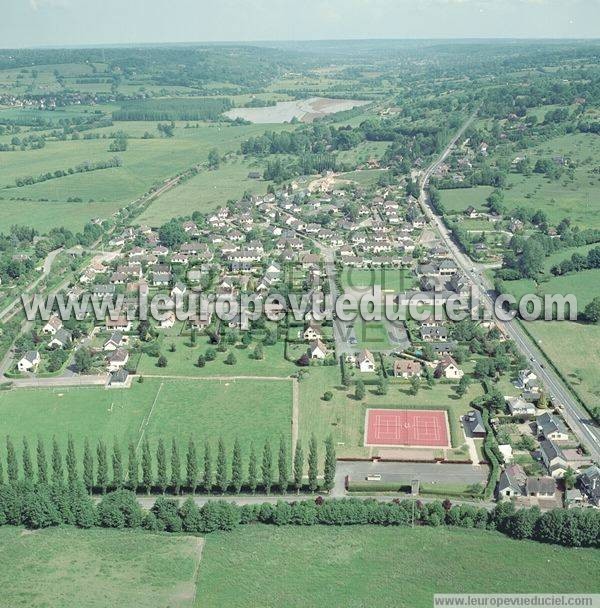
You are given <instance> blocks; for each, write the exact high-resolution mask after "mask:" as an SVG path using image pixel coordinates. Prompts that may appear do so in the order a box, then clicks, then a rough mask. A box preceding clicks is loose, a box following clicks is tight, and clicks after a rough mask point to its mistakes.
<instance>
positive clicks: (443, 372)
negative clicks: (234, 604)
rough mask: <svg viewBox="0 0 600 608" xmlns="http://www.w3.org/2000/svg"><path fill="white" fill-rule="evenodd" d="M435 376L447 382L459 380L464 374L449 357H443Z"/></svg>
mask: <svg viewBox="0 0 600 608" xmlns="http://www.w3.org/2000/svg"><path fill="white" fill-rule="evenodd" d="M436 375H438V376H439V377H441V376H443V377H444V378H446V379H448V380H460V379H461V378H462V377H463V376H464V375H465V372H463V371H462V369H460V368H459V367H458V363H457V362H456V361H455V360H454V359H453V358H452V357H451V356H450V355H445V356H444V357H442V358H441V360H440V362H439V363H438V366H437V368H436Z"/></svg>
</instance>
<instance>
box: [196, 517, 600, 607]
mask: <svg viewBox="0 0 600 608" xmlns="http://www.w3.org/2000/svg"><path fill="white" fill-rule="evenodd" d="M530 563H531V564H533V563H536V564H543V568H544V570H545V571H547V572H551V573H552V576H547V577H540V576H523V564H530ZM599 569H600V551H597V550H594V549H566V548H564V547H555V546H551V545H543V544H540V543H535V542H532V541H517V540H512V539H509V538H506V537H504V536H502V535H501V534H499V533H495V532H486V531H479V530H474V529H472V530H461V529H458V528H416V529H414V530H413V529H410V528H393V527H391V528H384V527H377V526H348V527H345V528H344V527H335V526H331V527H327V526H315V527H285V526H282V527H280V528H274V527H267V526H262V525H254V526H245V527H240V528H239V529H238V530H235V531H234V532H232V533H227V534H220V535H210V536H208V537H207V538H206V546H205V549H204V554H203V558H202V565H201V568H200V573H199V581H198V591H197V599H196V608H225V607H230V606H236V607H237V608H255V607H256V606H260V607H261V608H279V607H281V606H285V607H286V608H296V607H298V608H305V607H307V606H311V607H312V606H328V607H331V608H363V607H365V606H369V608H389V607H390V606H397V607H399V608H431V606H432V602H433V594H434V592H435V593H468V592H471V593H476V592H480V593H483V592H485V593H511V592H512V593H517V592H521V593H533V592H544V593H585V592H596V593H597V592H598V590H599V588H600V584H599V583H598V577H597V575H596V573H597V572H598V570H599Z"/></svg>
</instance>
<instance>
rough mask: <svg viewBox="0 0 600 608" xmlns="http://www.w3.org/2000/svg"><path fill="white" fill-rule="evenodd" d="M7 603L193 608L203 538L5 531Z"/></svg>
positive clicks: (2, 566) (1, 563)
mask: <svg viewBox="0 0 600 608" xmlns="http://www.w3.org/2000/svg"><path fill="white" fill-rule="evenodd" d="M0 543H1V544H2V547H3V549H4V550H3V551H2V554H1V556H0V584H1V585H2V597H3V598H4V599H3V600H2V602H1V603H2V605H3V606H11V607H12V608H17V607H20V606H22V607H27V608H42V607H43V608H74V607H75V606H86V607H88V608H109V607H113V606H144V607H146V608H164V607H165V606H170V607H171V608H188V607H191V606H193V604H194V597H195V578H196V571H197V568H198V562H199V561H200V554H201V550H202V540H201V539H199V538H197V537H191V536H175V535H171V536H169V535H164V534H163V535H159V534H150V533H144V532H139V531H120V530H77V529H73V528H54V529H47V530H37V531H35V532H29V531H26V530H22V529H21V528H9V527H3V528H2V529H0Z"/></svg>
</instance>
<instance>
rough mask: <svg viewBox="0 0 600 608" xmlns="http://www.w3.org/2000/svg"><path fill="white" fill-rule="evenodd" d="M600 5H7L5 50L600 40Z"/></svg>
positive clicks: (431, 0) (527, 0)
mask: <svg viewBox="0 0 600 608" xmlns="http://www.w3.org/2000/svg"><path fill="white" fill-rule="evenodd" d="M597 37H600V0H211V1H207V0H170V1H165V0H0V46H1V47H3V48H17V47H28V46H70V45H94V44H137V43H146V42H148V43H151V42H158V43H164V42H215V41H257V40H261V41H263V40H321V39H356V38H597Z"/></svg>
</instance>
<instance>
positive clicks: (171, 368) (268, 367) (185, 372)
mask: <svg viewBox="0 0 600 608" xmlns="http://www.w3.org/2000/svg"><path fill="white" fill-rule="evenodd" d="M159 342H160V344H161V347H162V353H163V354H164V355H165V357H166V358H167V362H168V363H167V367H166V368H164V369H161V368H159V367H157V365H156V364H157V361H158V359H156V358H154V357H149V356H148V355H145V354H143V355H142V356H141V357H140V361H139V364H138V367H137V372H138V373H140V374H143V375H156V374H159V375H164V374H168V375H175V376H198V377H204V376H234V375H235V376H281V377H282V378H286V377H289V376H290V375H291V374H292V373H294V372H295V371H298V370H297V368H296V367H295V366H294V365H293V364H292V363H290V362H289V361H287V360H286V359H285V358H284V344H283V342H282V341H280V342H277V344H275V345H273V346H265V347H264V349H263V353H264V358H263V359H261V360H257V359H255V358H254V357H253V353H254V345H253V344H251V345H250V346H249V347H248V348H236V347H234V346H231V347H229V348H228V350H227V351H226V352H224V353H220V352H217V353H216V359H215V360H214V361H207V362H206V365H205V366H204V367H198V365H197V363H198V357H199V356H200V355H203V354H204V353H206V350H207V348H208V341H207V338H206V337H205V336H198V339H197V343H196V345H195V346H191V345H190V339H189V337H186V336H176V337H170V336H160V337H159ZM173 344H174V345H175V349H176V350H175V352H171V351H170V348H171V345H173ZM213 349H214V346H213ZM304 350H306V349H304ZM230 352H232V353H234V355H235V358H236V361H237V362H236V364H235V365H228V364H226V363H225V358H226V357H227V355H228V353H230Z"/></svg>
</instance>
